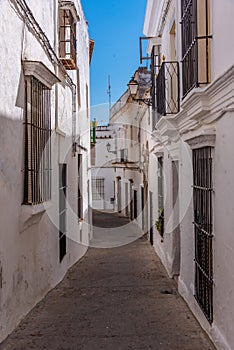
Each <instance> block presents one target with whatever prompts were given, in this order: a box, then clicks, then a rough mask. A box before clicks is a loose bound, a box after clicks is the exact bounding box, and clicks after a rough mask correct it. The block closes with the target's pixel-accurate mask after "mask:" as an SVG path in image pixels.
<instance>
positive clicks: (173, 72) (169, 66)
mask: <svg viewBox="0 0 234 350" xmlns="http://www.w3.org/2000/svg"><path fill="white" fill-rule="evenodd" d="M156 90H157V112H158V113H159V114H160V115H164V116H165V115H168V114H176V113H178V112H179V111H180V80H179V63H178V62H177V61H171V62H163V63H162V65H161V68H160V70H159V73H158V76H157V79H156Z"/></svg>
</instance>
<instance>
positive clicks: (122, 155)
mask: <svg viewBox="0 0 234 350" xmlns="http://www.w3.org/2000/svg"><path fill="white" fill-rule="evenodd" d="M127 160H128V149H127V148H123V149H121V150H120V162H127Z"/></svg>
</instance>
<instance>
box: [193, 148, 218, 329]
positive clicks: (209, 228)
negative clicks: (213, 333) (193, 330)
mask: <svg viewBox="0 0 234 350" xmlns="http://www.w3.org/2000/svg"><path fill="white" fill-rule="evenodd" d="M212 151H213V148H212V147H203V148H199V149H195V150H193V202H194V233H195V298H196V300H197V302H198V303H199V305H200V307H201V309H202V310H203V312H204V314H205V316H206V318H207V319H208V321H209V322H210V323H212V321H213V250H212V238H213V225H212V221H213V220H212V211H213V198H212V197H213V184H212V181H213V180H212Z"/></svg>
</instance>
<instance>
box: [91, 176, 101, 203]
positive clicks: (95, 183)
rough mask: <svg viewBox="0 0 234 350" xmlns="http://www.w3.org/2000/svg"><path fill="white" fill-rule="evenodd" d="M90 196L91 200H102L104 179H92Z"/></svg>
mask: <svg viewBox="0 0 234 350" xmlns="http://www.w3.org/2000/svg"><path fill="white" fill-rule="evenodd" d="M92 196H93V200H103V199H104V179H103V178H94V179H92Z"/></svg>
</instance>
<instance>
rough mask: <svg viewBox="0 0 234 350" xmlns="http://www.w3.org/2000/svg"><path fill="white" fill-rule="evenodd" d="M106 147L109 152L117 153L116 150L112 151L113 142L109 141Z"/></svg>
mask: <svg viewBox="0 0 234 350" xmlns="http://www.w3.org/2000/svg"><path fill="white" fill-rule="evenodd" d="M106 149H107V152H108V153H114V154H117V152H116V151H111V144H110V143H109V142H108V143H107V145H106Z"/></svg>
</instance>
